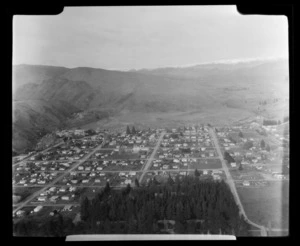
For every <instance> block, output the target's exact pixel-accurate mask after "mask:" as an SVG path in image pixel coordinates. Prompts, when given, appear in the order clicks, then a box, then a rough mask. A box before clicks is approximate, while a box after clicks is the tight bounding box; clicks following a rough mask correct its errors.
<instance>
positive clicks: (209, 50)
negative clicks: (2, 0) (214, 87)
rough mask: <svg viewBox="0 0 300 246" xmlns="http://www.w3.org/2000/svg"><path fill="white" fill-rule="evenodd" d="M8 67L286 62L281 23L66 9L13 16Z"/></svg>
mask: <svg viewBox="0 0 300 246" xmlns="http://www.w3.org/2000/svg"><path fill="white" fill-rule="evenodd" d="M13 28H14V29H13V63H14V64H24V63H25V64H43V65H54V66H65V67H70V68H73V67H95V68H104V69H120V70H126V69H133V68H135V69H140V68H154V67H166V66H182V65H187V64H197V63H203V62H211V61H217V60H224V59H225V60H227V59H229V60H230V59H245V58H258V57H259V58H263V57H287V56H288V21H287V18H286V17H285V16H259V15H247V16H243V15H240V14H239V13H238V12H237V10H236V7H235V6H173V7H169V6H157V7H155V6H150V7H137V6H136V7H134V6H133V7H65V8H64V11H63V12H62V13H61V14H60V15H57V16H22V15H17V16H14V19H13Z"/></svg>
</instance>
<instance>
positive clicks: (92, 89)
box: [13, 60, 289, 146]
mask: <svg viewBox="0 0 300 246" xmlns="http://www.w3.org/2000/svg"><path fill="white" fill-rule="evenodd" d="M13 72H14V85H15V86H14V87H15V88H16V90H15V91H14V104H16V105H17V107H16V109H17V108H22V110H23V113H22V114H21V113H18V114H16V121H17V122H21V123H19V124H15V127H14V135H15V133H16V137H15V139H18V138H20V137H22V139H23V140H22V141H21V142H24V143H25V142H28V141H29V142H30V140H29V139H30V137H29V136H30V134H29V132H31V131H32V130H33V129H39V128H42V127H43V125H44V124H45V122H43V120H41V121H30V117H28V116H27V115H33V114H36V112H38V114H39V115H40V116H39V117H41V119H43V118H44V115H43V114H44V113H45V112H44V111H43V110H40V109H42V108H45V107H48V108H49V109H50V110H52V112H54V113H50V114H49V113H46V118H47V117H48V118H49V122H52V123H53V126H54V125H55V126H59V125H60V124H61V123H63V122H68V124H69V123H70V120H68V119H67V118H68V117H69V116H70V114H65V113H64V112H65V111H64V109H63V108H64V107H65V106H66V105H67V107H69V106H72V107H73V109H74V110H75V111H76V110H77V111H86V112H90V114H89V115H94V113H93V112H100V114H102V115H105V117H106V118H107V117H108V116H109V117H110V119H111V120H108V121H107V124H108V125H112V123H113V122H115V123H116V124H121V125H122V124H127V123H128V122H129V123H141V122H143V123H145V124H147V123H150V122H156V123H157V124H162V123H163V121H165V122H168V121H172V122H176V121H178V122H179V121H202V122H221V120H222V122H227V123H230V122H234V121H235V120H239V119H242V118H247V117H252V116H256V115H261V116H264V117H270V118H274V117H276V118H277V119H278V118H283V117H284V116H286V112H288V93H289V84H288V64H287V61H286V60H266V61H251V62H239V63H231V64H224V63H211V64H202V65H196V66H191V67H183V68H160V69H152V70H145V69H144V70H139V71H128V72H122V71H111V70H104V69H95V68H86V67H79V68H74V69H69V68H63V67H48V66H31V65H19V66H15V67H14V68H13ZM32 100H35V103H32V102H30V103H28V102H29V101H32ZM38 102H41V105H37V104H38ZM58 102H60V103H58ZM261 102H266V103H264V104H261ZM61 107H62V109H61ZM74 110H70V112H74ZM95 114H98V113H95ZM54 115H63V117H61V118H60V120H57V119H56V116H54ZM97 117H98V116H97ZM98 118H99V117H98ZM100 118H102V117H101V116H100ZM90 120H92V118H90ZM34 122H35V124H33V123H34ZM52 123H51V124H52ZM24 146H25V144H24Z"/></svg>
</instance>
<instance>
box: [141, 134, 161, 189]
mask: <svg viewBox="0 0 300 246" xmlns="http://www.w3.org/2000/svg"><path fill="white" fill-rule="evenodd" d="M165 134H166V133H165V132H162V133H161V135H160V137H159V139H158V140H157V143H156V146H155V148H154V150H153V152H152V154H151V156H150V158H149V159H148V161H147V163H146V164H145V166H144V167H143V170H142V172H143V173H142V175H141V176H140V179H139V183H141V181H142V180H143V178H144V176H145V173H146V171H147V170H148V169H149V167H150V166H151V163H152V160H153V158H154V156H155V154H156V151H157V150H158V148H159V145H160V142H161V141H162V139H163V137H164V135H165Z"/></svg>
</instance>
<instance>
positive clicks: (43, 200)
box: [38, 196, 46, 202]
mask: <svg viewBox="0 0 300 246" xmlns="http://www.w3.org/2000/svg"><path fill="white" fill-rule="evenodd" d="M38 201H40V202H45V201H46V197H45V196H40V197H38Z"/></svg>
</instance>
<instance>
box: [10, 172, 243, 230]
mask: <svg viewBox="0 0 300 246" xmlns="http://www.w3.org/2000/svg"><path fill="white" fill-rule="evenodd" d="M171 180H172V182H171ZM80 213H81V222H79V223H77V224H76V225H75V224H73V223H69V222H65V221H64V218H63V217H62V216H58V218H59V219H56V220H53V218H52V220H50V222H45V223H46V225H45V226H42V227H41V228H43V229H44V230H46V231H45V233H46V234H47V233H48V234H47V235H49V233H50V234H51V232H52V233H53V234H52V235H64V234H66V233H68V234H67V235H70V234H76V233H81V234H85V233H90V234H93V233H95V234H108V233H115V234H154V233H162V232H161V230H160V228H159V227H158V223H157V221H159V220H173V221H175V228H174V232H175V233H179V234H185V233H189V234H190V233H197V234H206V233H207V232H209V233H210V234H220V233H222V234H234V235H236V236H248V235H249V232H248V230H249V225H248V224H247V223H246V222H245V220H244V218H243V217H241V216H240V215H239V209H238V206H237V205H236V203H235V200H234V197H233V195H232V193H231V191H230V189H229V187H228V186H227V184H226V183H225V182H224V181H221V182H215V181H203V180H199V177H197V176H193V177H190V176H185V177H183V178H182V179H180V178H178V176H177V178H176V179H175V181H174V180H173V179H172V178H171V177H170V176H169V180H168V182H166V183H164V184H161V183H159V182H157V181H156V180H152V182H149V185H148V186H139V187H138V188H135V189H133V188H131V187H130V185H128V186H127V187H126V188H124V189H122V190H112V189H111V188H110V186H109V183H107V185H106V187H105V188H104V189H103V190H102V191H101V192H100V193H98V194H97V195H95V197H94V198H93V199H91V200H89V199H88V198H87V197H84V198H82V201H81V211H80ZM199 220H200V221H201V224H200V225H199V223H198V224H196V223H188V222H191V221H192V222H196V221H199ZM24 221H25V222H24ZM51 221H52V222H51ZM19 223H21V225H20V224H17V225H15V226H16V228H17V229H16V232H18V233H21V234H22V232H21V231H20V228H21V230H22V228H23V233H24V230H25V229H24V228H26V230H25V232H26V233H27V235H30V231H34V232H36V231H37V230H36V229H35V228H34V225H33V224H32V223H31V224H30V227H29V228H28V226H29V224H26V219H25V220H23V221H22V220H21V222H19ZM27 223H30V221H27ZM47 228H48V229H47ZM51 228H52V229H51ZM55 228H56V229H55ZM57 228H59V230H58V229H57ZM43 229H42V230H43Z"/></svg>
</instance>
